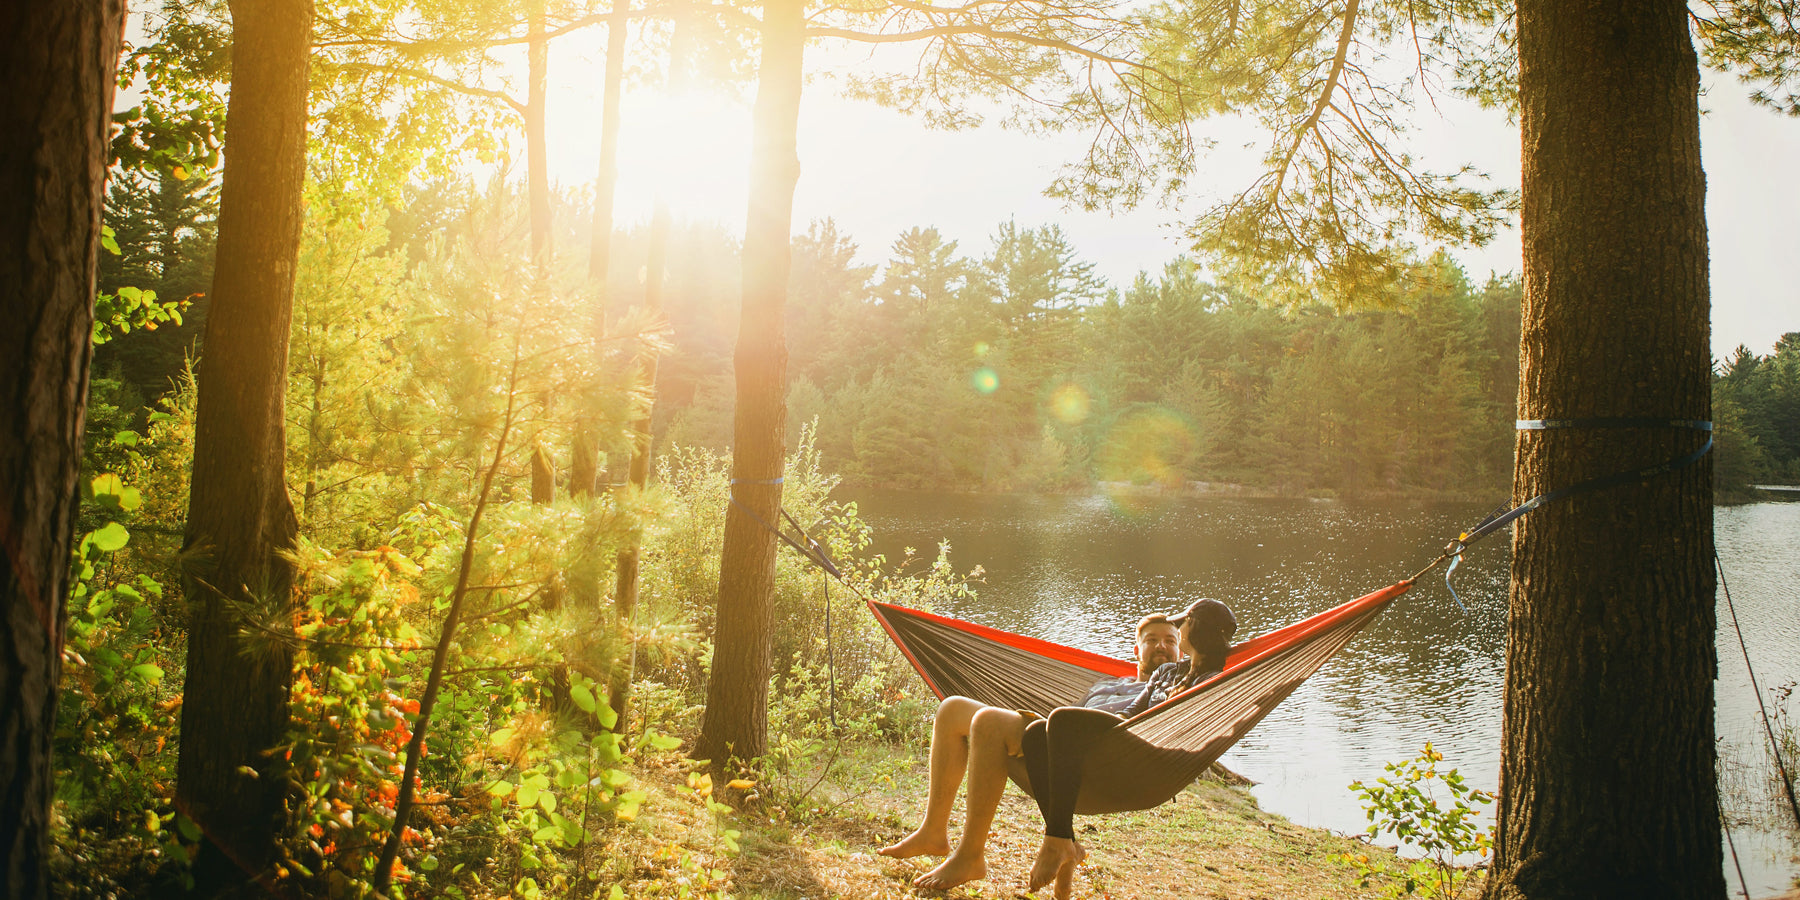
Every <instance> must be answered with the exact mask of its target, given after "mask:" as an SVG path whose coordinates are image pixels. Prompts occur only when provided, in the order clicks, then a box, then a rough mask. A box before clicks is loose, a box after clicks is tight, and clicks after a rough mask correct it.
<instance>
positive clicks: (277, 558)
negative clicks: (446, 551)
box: [176, 0, 312, 894]
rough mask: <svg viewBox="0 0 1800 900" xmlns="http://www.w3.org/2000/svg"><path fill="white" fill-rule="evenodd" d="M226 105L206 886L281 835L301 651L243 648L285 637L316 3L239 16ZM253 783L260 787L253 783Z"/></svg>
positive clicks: (202, 375) (198, 645) (186, 716)
mask: <svg viewBox="0 0 1800 900" xmlns="http://www.w3.org/2000/svg"><path fill="white" fill-rule="evenodd" d="M231 19H232V70H231V101H230V105H229V106H228V108H227V111H226V125H225V127H226V138H225V170H224V180H223V183H222V187H221V189H220V200H219V239H218V264H217V267H216V269H215V270H214V274H213V287H212V313H211V316H210V317H209V318H208V319H207V323H206V343H205V347H206V349H205V355H204V356H203V357H202V359H201V361H200V367H199V373H198V383H199V397H198V407H197V410H196V414H195V434H194V474H193V487H192V493H191V495H190V497H189V501H188V517H187V533H186V542H185V547H184V555H185V556H186V557H187V558H188V559H190V560H191V562H190V563H189V564H188V569H187V572H186V574H187V585H186V588H187V596H188V603H189V608H190V609H191V610H192V618H191V620H190V624H189V631H188V655H187V678H186V683H185V687H184V690H185V699H184V701H183V704H182V708H181V754H180V759H179V763H178V767H177V786H176V802H177V805H178V806H179V808H180V809H181V810H182V811H183V812H184V813H186V814H187V815H188V816H189V817H191V818H192V819H194V821H195V822H197V823H198V824H199V825H200V827H201V830H202V831H203V832H204V833H205V835H206V840H205V842H204V843H203V844H202V846H201V851H200V856H199V857H198V859H197V860H196V862H195V878H196V880H197V881H198V888H199V890H200V891H202V892H203V893H206V894H215V893H220V892H223V891H226V890H230V889H232V888H234V887H236V886H238V885H241V884H243V883H244V882H245V881H246V880H247V879H252V878H255V879H259V880H261V879H266V878H267V877H268V873H269V869H270V866H271V865H272V863H273V862H274V861H275V859H276V853H277V844H276V841H277V839H278V837H279V835H280V833H281V829H282V825H283V822H284V810H283V802H282V801H283V790H282V781H283V779H282V778H280V777H278V776H277V775H276V774H275V770H274V767H273V766H272V765H271V763H270V760H269V759H268V758H267V757H266V756H265V755H264V753H265V751H267V750H268V749H269V748H270V747H272V746H274V745H275V744H276V743H278V742H279V741H280V740H281V738H282V736H283V733H284V732H285V730H286V728H287V724H288V688H289V685H290V683H291V681H292V678H293V654H292V651H291V650H290V649H289V648H287V647H286V646H285V645H281V644H278V643H274V642H270V641H267V640H256V639H254V638H248V637H247V635H246V629H245V623H246V617H255V618H259V619H262V620H265V621H267V622H268V623H270V624H271V625H274V626H277V627H280V626H284V625H286V624H288V622H289V618H290V616H291V609H290V597H289V594H290V592H291V588H292V581H293V573H292V570H291V567H290V566H289V564H288V563H287V562H286V561H285V560H284V559H283V558H282V556H281V554H282V553H283V552H285V551H288V550H291V549H292V548H293V545H294V536H295V532H296V527H297V526H296V523H295V520H294V511H293V506H292V504H291V503H290V502H289V500H288V495H287V488H286V485H285V483H284V471H283V458H284V453H285V447H286V442H285V431H284V421H283V394H284V391H285V388H286V383H287V380H286V376H287V355H288V328H289V322H290V319H291V316H292V312H293V298H294V270H295V265H296V258H297V256H298V253H299V247H300V229H301V221H302V210H301V189H302V186H303V181H304V177H305V169H306V90H307V55H308V51H309V47H310V43H311V29H312V4H311V3H310V2H308V0H234V2H232V3H231ZM252 772H254V773H256V774H254V775H252V774H250V773H252Z"/></svg>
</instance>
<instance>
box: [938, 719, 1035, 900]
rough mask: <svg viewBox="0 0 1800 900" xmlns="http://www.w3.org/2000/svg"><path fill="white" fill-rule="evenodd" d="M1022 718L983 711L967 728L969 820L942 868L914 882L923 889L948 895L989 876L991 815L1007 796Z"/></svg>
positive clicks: (1018, 749) (1018, 752)
mask: <svg viewBox="0 0 1800 900" xmlns="http://www.w3.org/2000/svg"><path fill="white" fill-rule="evenodd" d="M1024 735H1025V717H1024V716H1021V715H1019V714H1018V713H1016V712H1014V711H1012V710H1010V709H998V708H995V707H991V706H989V707H983V708H982V709H981V711H979V712H977V713H976V714H975V719H974V721H973V722H971V723H970V728H969V755H968V770H969V793H968V796H967V797H966V798H964V803H965V810H966V814H967V817H966V819H965V820H964V823H963V833H962V837H960V838H958V839H957V841H956V849H955V851H953V852H952V853H951V854H950V858H949V859H946V860H944V862H943V864H942V865H940V866H938V867H937V868H935V869H932V870H931V871H929V872H926V873H925V874H923V875H920V876H919V877H918V878H917V879H914V881H913V887H916V888H920V889H923V890H937V891H942V890H949V889H950V888H953V887H956V886H957V885H959V884H962V883H963V882H965V881H975V880H977V879H981V878H986V877H987V839H988V832H989V831H990V830H991V829H992V828H993V826H994V812H995V811H996V810H998V809H999V808H1000V797H1001V796H1002V795H1003V794H1005V793H1006V768H1007V766H1006V762H1007V757H1009V756H1018V755H1020V753H1021V750H1020V748H1019V740H1020V738H1022V737H1024Z"/></svg>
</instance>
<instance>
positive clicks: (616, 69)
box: [569, 0, 631, 591]
mask: <svg viewBox="0 0 1800 900" xmlns="http://www.w3.org/2000/svg"><path fill="white" fill-rule="evenodd" d="M630 10H631V0H613V9H612V16H611V17H610V18H609V19H608V20H607V23H606V75H605V82H604V84H603V85H602V87H601V109H600V166H599V170H598V171H597V172H596V173H595V176H594V211H593V217H592V219H591V220H590V223H591V226H592V227H591V229H590V232H591V233H590V234H589V237H588V284H589V285H591V286H592V289H593V292H594V308H593V334H594V341H595V352H596V354H598V353H599V352H600V344H599V342H600V341H602V340H604V339H605V338H606V313H607V307H608V306H609V305H610V301H611V295H612V287H611V285H610V284H609V279H610V278H611V277H612V237H613V196H614V194H615V193H616V189H617V186H618V182H619V94H620V88H621V87H622V86H623V85H624V83H625V34H626V28H627V25H628V23H629V21H630V20H629V19H628V18H627V14H628V13H629V12H630ZM597 430H598V429H597V427H596V425H595V423H594V422H593V420H592V419H591V418H590V417H586V416H584V417H583V418H582V420H581V421H579V422H577V423H576V426H575V441H574V448H573V452H572V459H571V460H570V463H569V495H570V496H573V497H586V496H588V495H589V494H592V493H593V492H594V491H595V490H597V489H598V488H599V481H600V447H599V440H598V439H597V435H596V431H597ZM596 591H597V588H596Z"/></svg>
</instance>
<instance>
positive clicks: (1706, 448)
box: [1413, 417, 1713, 612]
mask: <svg viewBox="0 0 1800 900" xmlns="http://www.w3.org/2000/svg"><path fill="white" fill-rule="evenodd" d="M1514 427H1515V428H1517V430H1519V431H1548V430H1551V429H1557V428H1686V429H1692V430H1694V431H1703V432H1705V433H1706V443H1705V444H1702V445H1701V447H1700V449H1698V450H1695V451H1694V452H1692V453H1689V454H1687V455H1685V456H1680V457H1676V458H1675V459H1671V460H1669V461H1668V462H1665V463H1659V464H1657V465H1654V466H1645V467H1643V468H1641V469H1631V470H1628V471H1624V472H1615V473H1613V474H1611V475H1604V476H1601V477H1599V478H1594V479H1590V480H1588V481H1583V482H1581V483H1579V484H1573V485H1570V486H1568V487H1566V488H1559V489H1557V490H1554V491H1550V492H1548V493H1545V494H1539V495H1538V496H1536V497H1533V498H1531V499H1530V500H1527V501H1525V502H1524V503H1521V504H1519V505H1518V506H1515V507H1513V508H1512V509H1510V510H1509V509H1506V508H1505V507H1501V508H1499V509H1496V510H1494V511H1493V512H1491V513H1489V514H1488V515H1487V518H1484V519H1482V520H1481V521H1480V522H1478V523H1476V525H1475V527H1473V528H1470V529H1469V530H1468V531H1465V532H1463V533H1461V534H1459V535H1457V536H1456V537H1455V538H1453V539H1451V541H1450V543H1449V544H1446V545H1445V546H1444V552H1443V554H1441V555H1440V556H1438V558H1437V559H1434V560H1432V561H1431V565H1428V566H1426V567H1425V568H1423V569H1420V570H1419V572H1418V574H1416V575H1414V576H1413V578H1415V579H1416V578H1418V577H1419V575H1423V574H1425V573H1426V572H1429V571H1431V570H1432V569H1434V568H1436V567H1437V565H1438V563H1441V562H1443V561H1445V560H1449V561H1450V567H1449V568H1448V569H1445V570H1444V587H1445V588H1447V589H1448V590H1449V591H1450V599H1452V600H1455V601H1456V605H1457V606H1458V607H1461V608H1462V610H1463V611H1464V612H1468V610H1469V608H1468V607H1467V606H1464V605H1463V602H1462V598H1461V597H1459V596H1457V595H1456V586H1455V585H1454V584H1452V583H1451V580H1450V579H1451V576H1453V575H1455V574H1456V567H1457V566H1459V565H1461V564H1462V554H1463V551H1464V550H1467V549H1468V548H1469V547H1470V546H1471V545H1473V544H1475V543H1476V542H1477V541H1480V540H1481V539H1483V538H1485V537H1487V536H1488V535H1490V534H1493V533H1494V532H1496V531H1499V530H1500V529H1501V528H1504V527H1506V526H1507V525H1508V524H1510V523H1511V522H1512V521H1513V520H1514V519H1517V518H1518V517H1520V516H1522V515H1525V514H1526V513H1528V512H1531V511H1532V510H1534V509H1537V508H1538V507H1540V506H1543V505H1544V504H1546V503H1549V502H1551V501H1552V500H1563V499H1566V498H1569V497H1573V496H1576V495H1578V494H1586V493H1589V492H1592V491H1598V490H1601V489H1603V488H1609V487H1614V486H1616V485H1621V484H1629V483H1631V482H1634V481H1648V480H1650V479H1652V478H1655V477H1656V476H1658V475H1667V474H1668V473H1670V472H1674V471H1676V470H1678V469H1685V468H1687V467H1688V466H1691V465H1693V464H1694V463H1697V462H1699V461H1700V458H1701V457H1703V456H1705V455H1706V454H1707V453H1708V452H1710V451H1711V450H1712V446H1713V436H1712V430H1713V423H1711V422H1707V421H1704V420H1701V419H1657V418H1632V417H1607V418H1595V419H1520V420H1518V421H1517V422H1516V423H1515V425H1514Z"/></svg>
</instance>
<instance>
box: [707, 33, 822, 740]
mask: <svg viewBox="0 0 1800 900" xmlns="http://www.w3.org/2000/svg"><path fill="white" fill-rule="evenodd" d="M804 26H805V4H804V2H803V0H767V2H766V3H765V4H764V5H763V27H762V41H763V50H762V62H761V68H760V70H759V72H758V75H757V89H756V110H755V134H754V137H753V140H754V142H755V143H754V145H753V148H752V154H751V162H750V213H749V216H748V219H747V221H746V222H745V225H744V306H743V317H742V322H741V323H740V324H739V326H738V343H737V355H736V357H735V362H736V369H737V411H736V417H735V420H734V421H733V428H732V464H731V477H732V480H733V481H734V482H735V484H734V485H733V486H732V489H731V490H732V496H734V497H736V498H737V501H738V503H741V504H743V505H744V506H745V507H747V508H749V509H750V510H751V511H752V512H754V513H755V514H756V515H757V516H760V517H761V518H762V520H763V521H764V522H774V521H776V519H777V518H778V517H779V515H780V512H779V510H780V508H781V485H780V483H779V479H780V478H781V470H782V457H783V453H784V448H783V440H784V438H785V433H784V432H785V429H786V427H787V394H786V391H787V343H786V338H785V337H784V335H783V333H782V317H783V307H784V306H785V305H786V302H787V283H788V269H789V266H790V263H791V253H790V237H791V234H792V230H793V214H794V186H795V185H796V184H797V183H798V182H799V178H800V160H799V155H798V152H797V151H796V149H795V144H796V141H795V131H796V128H797V126H798V123H799V118H800V86H801V77H800V76H801V56H802V53H801V51H802V49H803V47H804ZM774 588H775V536H774V535H773V534H770V533H769V532H768V531H767V530H766V529H765V528H764V527H763V526H762V525H761V524H760V523H758V522H757V521H756V520H755V519H753V518H751V517H750V516H749V515H747V514H745V512H744V510H743V509H740V508H738V506H737V505H736V504H733V505H731V506H728V507H727V509H726V512H725V546H724V550H723V552H722V553H721V555H720V560H719V606H718V617H717V619H716V624H715V627H714V632H713V670H712V678H711V679H710V680H709V681H708V683H707V687H706V717H705V720H704V723H703V724H702V726H701V733H700V740H699V743H698V744H697V745H696V747H695V752H696V753H697V755H698V756H700V757H701V758H705V759H711V760H713V761H714V762H715V763H720V764H722V763H723V762H724V761H725V760H726V759H727V758H731V757H735V758H738V759H752V758H754V757H758V756H761V755H762V754H763V751H764V750H765V749H766V747H767V743H768V700H769V677H770V672H771V666H770V660H769V653H770V652H771V648H772V647H773V634H772V630H773V627H774V608H773V599H774Z"/></svg>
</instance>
